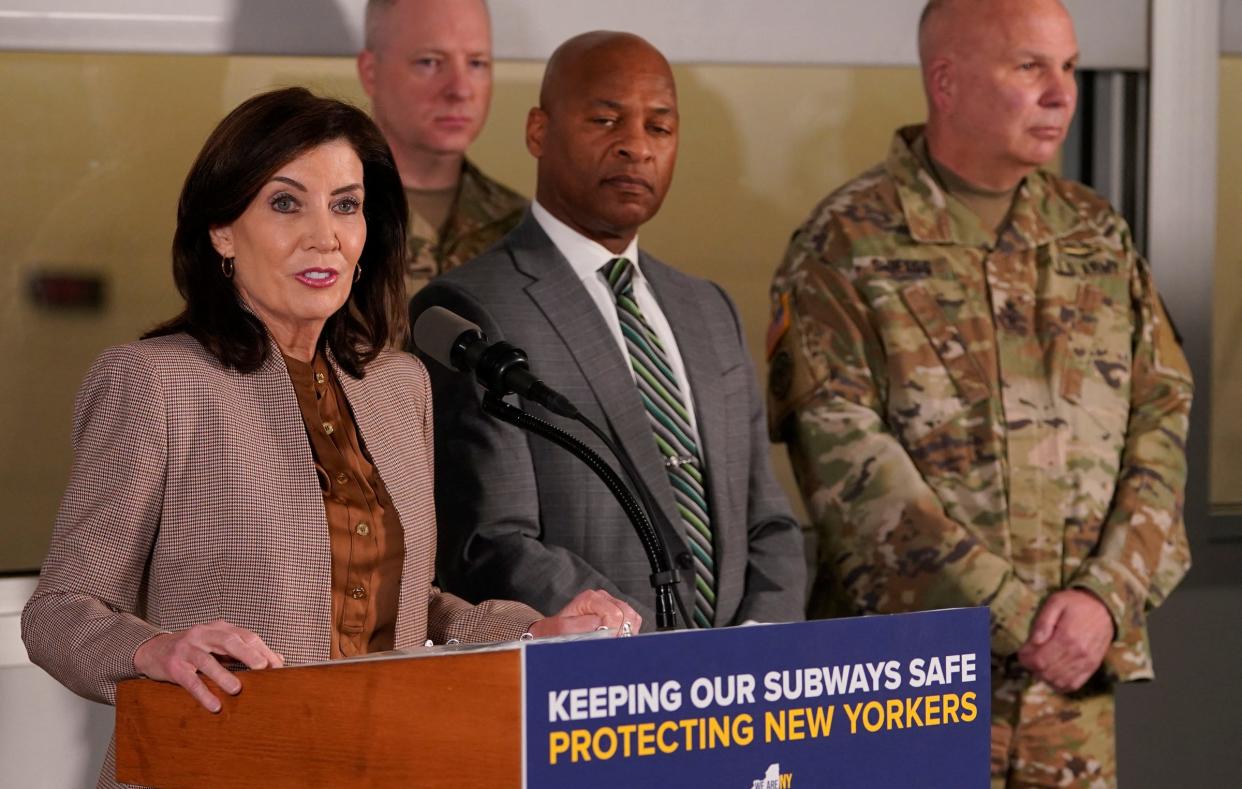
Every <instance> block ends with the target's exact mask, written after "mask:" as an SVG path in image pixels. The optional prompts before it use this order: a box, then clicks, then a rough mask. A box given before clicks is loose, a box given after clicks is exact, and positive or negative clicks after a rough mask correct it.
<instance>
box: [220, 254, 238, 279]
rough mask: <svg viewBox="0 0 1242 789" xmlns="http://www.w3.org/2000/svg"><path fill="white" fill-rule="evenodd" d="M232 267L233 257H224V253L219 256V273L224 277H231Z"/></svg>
mask: <svg viewBox="0 0 1242 789" xmlns="http://www.w3.org/2000/svg"><path fill="white" fill-rule="evenodd" d="M234 268H235V266H234V265H233V258H226V257H225V256H224V255H221V256H220V273H221V274H223V275H224V278H225V279H232V278H233V270H234Z"/></svg>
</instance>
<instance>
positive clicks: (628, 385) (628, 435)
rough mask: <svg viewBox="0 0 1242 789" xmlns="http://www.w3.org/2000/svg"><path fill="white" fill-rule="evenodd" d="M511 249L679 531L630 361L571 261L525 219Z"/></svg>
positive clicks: (680, 542) (676, 547) (674, 539)
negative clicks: (623, 353) (622, 352)
mask: <svg viewBox="0 0 1242 789" xmlns="http://www.w3.org/2000/svg"><path fill="white" fill-rule="evenodd" d="M509 246H510V250H511V251H512V254H513V259H514V262H515V265H516V266H517V268H518V269H519V270H520V271H522V272H523V273H524V274H526V275H527V276H529V277H531V278H532V279H533V280H534V281H533V282H531V283H530V284H529V285H527V286H526V292H527V294H528V295H529V296H530V298H531V300H532V301H534V303H535V305H536V306H537V307H538V308H539V310H540V311H541V312H543V314H544V317H545V318H547V320H548V323H549V324H550V326H551V327H552V330H553V331H555V332H556V333H557V334H558V335H559V336H560V338H561V340H562V341H563V342H564V344H565V346H566V347H567V348H568V349H569V352H570V354H571V355H572V356H573V357H574V361H575V362H576V363H577V365H578V368H579V369H580V370H581V371H582V375H583V378H585V379H586V382H587V384H588V386H590V388H591V391H592V393H594V395H595V399H596V400H597V401H598V402H599V405H600V408H601V410H602V411H603V414H604V418H605V419H606V420H607V422H608V425H609V427H611V429H612V435H613V437H614V438H616V439H617V440H618V442H619V443H620V444H621V446H622V447H623V448H624V450H625V452H626V453H627V454H628V455H629V456H630V459H631V460H632V461H633V462H634V466H635V467H636V468H637V469H638V473H639V476H640V477H641V478H642V480H643V482H644V483H646V485H647V487H648V489H650V490H651V492H652V495H653V496H655V499H656V503H657V504H658V506H659V507H660V509H661V511H662V512H663V513H664V516H665V518H666V519H667V520H668V523H669V525H671V526H672V527H673V528H674V530H676V529H678V528H680V526H679V524H680V522H681V520H680V516H679V515H678V513H677V507H676V503H675V501H674V499H673V491H672V488H671V487H670V486H669V482H668V476H667V474H666V473H665V471H664V464H663V462H662V461H661V459H660V453H659V450H658V449H657V448H656V445H655V439H654V438H652V432H651V423H650V422H649V421H648V416H647V410H646V409H645V408H644V407H643V404H642V400H640V399H639V396H638V388H637V387H636V386H635V385H634V376H633V374H632V373H631V372H630V364H629V360H628V359H626V358H624V357H623V356H622V354H621V349H620V348H619V347H617V343H616V341H615V340H614V339H613V335H612V332H611V330H609V328H608V324H606V323H605V322H604V319H603V317H602V316H601V315H600V314H599V310H597V309H596V308H595V302H594V301H593V300H592V299H591V296H590V294H588V293H587V292H586V288H584V287H583V286H582V283H581V282H580V281H579V280H578V275H577V274H575V273H574V270H573V268H572V267H570V265H569V261H567V260H565V258H564V256H562V255H561V253H560V251H559V250H557V248H556V245H555V244H553V243H552V241H551V239H549V238H548V236H547V234H546V233H544V232H543V230H542V228H540V227H539V224H538V222H537V221H535V219H534V218H533V217H532V216H530V215H529V214H527V217H526V219H525V220H523V222H522V224H521V225H519V226H518V227H517V229H515V230H514V232H513V234H512V235H511V236H510V239H509ZM535 364H536V365H538V360H537V359H536V360H535ZM535 372H536V373H538V369H537V368H536V370H535ZM663 536H664V540H665V542H666V543H667V544H668V547H669V551H670V553H671V554H672V555H673V556H674V557H675V556H676V555H677V553H678V552H680V551H681V550H683V548H684V544H685V541H684V538H683V537H682V536H681V534H680V532H678V531H673V532H672V533H670V532H669V531H668V530H665V531H664V532H663Z"/></svg>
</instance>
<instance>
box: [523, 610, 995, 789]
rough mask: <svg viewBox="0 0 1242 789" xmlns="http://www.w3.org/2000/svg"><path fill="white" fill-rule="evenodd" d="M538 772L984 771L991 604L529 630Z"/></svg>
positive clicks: (532, 759)
mask: <svg viewBox="0 0 1242 789" xmlns="http://www.w3.org/2000/svg"><path fill="white" fill-rule="evenodd" d="M523 655H524V656H523V661H524V669H523V670H524V672H525V686H526V694H525V700H524V703H525V714H524V720H525V732H524V736H525V749H526V759H525V763H526V776H525V779H526V785H527V786H529V787H540V788H541V789H542V787H583V786H592V787H600V788H601V789H602V788H604V787H627V788H628V787H674V786H677V787H680V786H686V787H699V786H702V787H713V788H714V789H715V788H717V787H720V788H723V787H738V789H789V788H790V787H796V786H817V787H819V786H826V787H832V786H839V787H884V788H885V789H897V788H899V787H920V789H925V788H930V787H950V788H951V789H972V787H980V788H982V787H987V786H988V785H989V779H988V759H989V737H990V730H991V726H990V721H989V712H990V710H989V706H990V705H989V700H990V692H989V676H988V675H989V665H990V663H989V642H988V612H987V609H983V608H972V609H958V610H951V611H931V612H926V613H918V614H900V615H894V616H876V617H863V618H854V619H835V620H823V621H815V622H801V623H794V624H783V625H756V626H752V627H737V628H727V629H720V630H693V631H680V632H675V633H658V634H651V635H642V636H636V637H634V638H628V639H614V640H592V641H578V642H571V643H563V644H546V645H541V644H539V643H538V642H536V643H533V644H528V645H527V646H526V649H525V650H524V651H523Z"/></svg>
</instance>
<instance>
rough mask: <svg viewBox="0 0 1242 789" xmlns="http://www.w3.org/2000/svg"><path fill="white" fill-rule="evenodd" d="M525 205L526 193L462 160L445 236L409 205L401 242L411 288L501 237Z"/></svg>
mask: <svg viewBox="0 0 1242 789" xmlns="http://www.w3.org/2000/svg"><path fill="white" fill-rule="evenodd" d="M526 205H527V201H526V198H524V197H522V196H521V195H520V194H518V193H517V192H515V191H513V190H512V189H510V188H509V187H507V186H504V185H503V184H501V183H499V182H497V181H493V180H492V179H491V178H488V177H487V176H486V175H484V174H483V172H482V171H481V170H479V168H477V167H475V166H474V165H473V164H471V163H470V161H469V160H467V161H464V162H463V163H462V171H461V181H460V182H459V186H458V189H457V199H456V201H455V202H454V203H453V210H452V212H450V214H449V218H448V221H447V222H446V223H445V225H444V233H443V235H441V233H440V232H439V231H438V230H437V229H436V228H434V227H432V226H431V225H430V224H429V223H428V222H427V221H426V220H425V219H423V218H422V217H420V216H419V215H417V214H416V213H414V210H413V208H412V207H411V209H410V221H409V225H408V226H407V229H406V246H405V248H406V253H405V255H406V257H405V259H406V267H405V271H406V285H407V286H408V289H409V291H410V293H413V292H414V291H415V290H417V289H418V288H420V287H422V285H423V283H425V282H426V281H427V280H429V279H431V278H432V277H435V276H438V275H440V274H443V273H444V272H446V271H448V270H449V269H452V268H457V267H458V266H460V265H461V264H462V263H465V262H466V261H467V260H470V259H472V258H476V257H478V256H479V255H481V254H482V253H483V252H484V251H486V250H487V248H488V247H490V246H491V245H492V244H495V243H496V242H497V241H499V240H500V239H502V238H504V237H505V235H507V234H508V232H509V231H510V230H512V229H513V228H514V227H516V226H517V223H518V222H519V221H520V220H521V219H522V214H523V212H524V211H525V210H526Z"/></svg>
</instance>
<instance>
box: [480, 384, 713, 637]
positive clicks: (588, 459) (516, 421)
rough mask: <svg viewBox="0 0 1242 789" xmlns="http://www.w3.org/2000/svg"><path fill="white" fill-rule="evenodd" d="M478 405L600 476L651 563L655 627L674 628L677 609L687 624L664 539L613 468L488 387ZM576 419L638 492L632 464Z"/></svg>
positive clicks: (676, 575)
mask: <svg viewBox="0 0 1242 789" xmlns="http://www.w3.org/2000/svg"><path fill="white" fill-rule="evenodd" d="M482 407H483V413H485V414H489V415H491V416H493V417H495V418H497V419H499V420H500V421H502V422H507V423H508V424H511V425H513V426H515V427H518V428H521V429H523V430H527V431H529V432H531V433H534V434H535V435H538V436H541V437H543V438H545V439H547V440H549V441H551V442H552V443H554V444H556V445H557V446H560V447H562V448H564V449H566V450H568V451H569V452H570V453H571V454H573V455H574V456H575V457H577V458H578V459H579V460H581V461H582V462H583V463H585V464H586V465H587V467H588V468H590V469H591V470H592V471H594V472H595V475H596V476H597V477H599V478H600V481H602V482H603V483H604V485H605V487H607V488H608V490H609V492H610V493H612V495H613V496H614V497H615V498H616V499H617V503H619V504H620V505H621V509H622V510H623V511H624V512H625V514H626V517H628V518H629V520H630V523H631V524H632V525H633V526H634V531H635V532H637V534H638V538H639V541H640V542H642V545H643V551H644V552H645V553H646V554H647V561H648V562H649V563H650V564H651V585H652V587H654V588H655V593H656V600H655V602H656V605H655V610H656V629H657V630H675V629H676V628H677V624H678V623H677V616H678V612H679V611H680V614H681V617H682V621H683V622H685V623H687V625H688V624H689V622H690V619H689V618H688V617H687V616H686V611H685V608H684V604H683V603H682V600H681V596H680V595H679V594H677V584H678V582H679V581H680V580H681V575H680V573H679V572H678V571H677V569H676V568H674V567H673V566H672V562H671V560H670V559H669V553H668V546H667V545H666V544H665V543H664V538H663V537H662V536H661V534H660V531H659V530H657V529H656V528H655V527H653V526H652V525H651V520H650V519H649V518H648V517H647V513H646V512H645V511H644V510H643V507H642V505H640V504H639V503H638V501H637V500H636V499H635V498H634V494H633V493H631V492H630V490H629V488H627V487H626V486H625V483H624V482H623V481H622V480H621V477H619V476H618V475H617V472H615V471H613V469H612V466H609V465H608V464H607V463H606V462H605V461H604V459H603V458H601V457H600V456H599V454H598V453H597V452H595V450H593V449H591V448H590V447H588V446H587V445H586V444H584V443H582V442H581V441H579V440H578V439H577V438H574V437H573V436H571V435H570V434H569V433H567V432H565V431H564V430H561V429H560V428H558V427H556V426H554V425H552V424H549V423H548V422H545V421H544V420H542V419H540V418H539V417H537V416H535V415H533V414H529V413H527V412H526V411H523V410H522V409H520V408H518V407H516V406H513V405H510V404H509V403H506V402H505V401H504V399H503V397H502V395H499V394H497V393H496V392H494V391H492V390H491V389H486V390H485V394H484V395H483V402H482ZM576 418H577V420H578V421H579V422H582V423H583V424H584V425H586V426H587V427H588V428H590V429H591V431H592V432H593V433H595V435H596V436H598V437H599V438H600V439H601V440H602V441H603V442H604V445H605V446H606V447H608V449H609V450H611V451H612V453H613V454H614V455H616V456H617V458H618V460H620V461H621V464H622V466H623V468H625V470H626V473H627V474H629V475H630V476H631V482H632V483H633V484H634V486H635V488H636V489H637V490H640V491H642V490H643V487H642V484H641V481H640V480H639V479H638V478H637V476H636V472H635V470H634V469H633V466H632V464H630V463H629V462H628V458H623V454H622V453H620V452H619V451H618V449H617V447H615V446H613V444H612V442H611V441H609V440H608V438H607V437H606V436H605V435H604V434H603V433H602V432H601V431H600V430H599V428H597V427H596V426H595V425H593V424H592V423H591V422H590V421H589V420H588V419H587V418H586V417H584V416H582V414H580V413H579V414H578V415H577V417H576ZM644 499H645V500H646V502H647V506H648V507H652V506H653V504H652V502H651V501H650V498H649V496H644Z"/></svg>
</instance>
